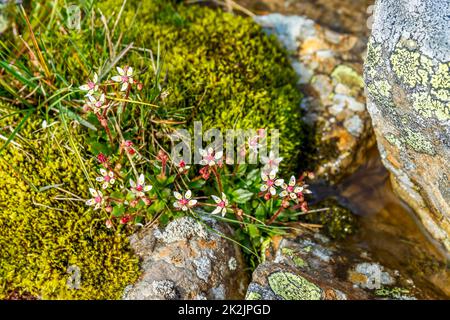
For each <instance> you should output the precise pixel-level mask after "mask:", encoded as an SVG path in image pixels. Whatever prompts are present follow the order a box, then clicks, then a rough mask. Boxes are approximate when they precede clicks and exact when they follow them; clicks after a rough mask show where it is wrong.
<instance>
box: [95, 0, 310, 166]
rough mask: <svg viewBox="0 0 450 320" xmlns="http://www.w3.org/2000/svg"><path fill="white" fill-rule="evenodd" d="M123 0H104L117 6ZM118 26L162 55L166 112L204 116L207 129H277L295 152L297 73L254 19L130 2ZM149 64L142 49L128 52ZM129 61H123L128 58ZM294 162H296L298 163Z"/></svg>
mask: <svg viewBox="0 0 450 320" xmlns="http://www.w3.org/2000/svg"><path fill="white" fill-rule="evenodd" d="M122 2H123V1H122V0H109V1H103V2H102V3H101V4H100V7H101V8H102V10H103V12H104V13H105V14H106V15H107V16H109V15H110V14H111V13H112V12H113V11H115V12H117V11H118V8H120V6H121V4H122ZM118 28H119V29H120V30H124V31H125V30H126V32H125V33H124V42H125V43H129V42H131V41H133V42H134V43H135V46H136V47H145V48H148V49H151V50H153V52H157V48H158V43H159V44H160V50H161V53H162V55H163V62H164V66H163V70H164V72H163V73H164V74H165V76H166V79H167V82H166V84H165V86H166V89H165V90H167V92H168V93H169V95H168V96H167V98H166V99H165V100H164V102H163V108H164V110H161V115H163V114H164V113H166V116H167V115H170V114H171V112H172V114H173V113H174V111H176V114H177V117H178V118H179V119H180V118H181V119H182V118H187V119H188V122H187V124H184V125H183V127H184V128H186V127H190V126H191V123H192V121H193V120H201V121H202V122H203V129H204V130H207V129H209V128H213V127H216V128H224V129H225V128H226V129H233V128H238V129H239V128H241V129H258V128H266V129H272V128H273V129H279V130H280V135H281V136H280V152H281V155H282V156H283V157H284V158H285V159H296V158H297V156H298V155H299V152H300V145H301V143H302V140H303V131H302V123H301V120H300V116H301V115H300V108H299V105H300V101H301V94H300V93H299V90H297V88H296V74H295V72H294V70H293V69H292V67H291V66H290V63H289V61H288V59H287V55H286V53H285V52H284V51H283V50H282V49H281V48H280V46H279V45H278V42H277V41H276V39H275V38H273V37H268V36H266V35H265V34H264V32H263V31H262V29H261V27H260V26H258V25H257V24H256V23H255V22H254V21H253V20H252V19H250V18H244V17H239V16H234V15H231V14H228V13H224V12H222V11H220V10H213V9H210V8H207V7H203V6H197V5H195V6H194V5H188V6H185V5H175V4H171V2H170V1H166V2H163V1H128V2H127V5H126V6H125V10H124V12H123V14H122V19H121V21H120V23H119V26H118ZM124 60H127V62H128V63H130V64H132V65H134V66H135V67H136V70H142V69H143V68H145V67H146V65H145V63H148V62H145V61H144V60H142V58H141V57H140V56H138V55H137V54H133V55H131V56H130V57H127V58H126V59H124ZM124 62H125V61H124ZM294 162H295V161H292V162H291V164H292V163H294Z"/></svg>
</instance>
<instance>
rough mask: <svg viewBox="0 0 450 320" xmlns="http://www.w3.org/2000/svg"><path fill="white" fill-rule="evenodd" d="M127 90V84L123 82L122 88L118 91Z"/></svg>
mask: <svg viewBox="0 0 450 320" xmlns="http://www.w3.org/2000/svg"><path fill="white" fill-rule="evenodd" d="M127 89H128V83H127V82H124V83H123V84H122V87H121V88H120V91H125V90H127Z"/></svg>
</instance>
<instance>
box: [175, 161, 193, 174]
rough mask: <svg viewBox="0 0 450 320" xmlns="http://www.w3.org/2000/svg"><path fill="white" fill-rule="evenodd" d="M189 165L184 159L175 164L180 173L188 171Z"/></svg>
mask: <svg viewBox="0 0 450 320" xmlns="http://www.w3.org/2000/svg"><path fill="white" fill-rule="evenodd" d="M190 168H191V167H190V166H187V165H186V162H184V160H181V161H180V162H179V163H178V164H177V169H178V172H180V173H184V172H187V171H189V169H190Z"/></svg>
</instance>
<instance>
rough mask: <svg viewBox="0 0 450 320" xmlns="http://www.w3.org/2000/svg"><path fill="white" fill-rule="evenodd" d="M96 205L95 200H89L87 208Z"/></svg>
mask: <svg viewBox="0 0 450 320" xmlns="http://www.w3.org/2000/svg"><path fill="white" fill-rule="evenodd" d="M94 203H95V199H89V200H88V201H86V202H85V204H86V205H87V206H92V205H93V204H94Z"/></svg>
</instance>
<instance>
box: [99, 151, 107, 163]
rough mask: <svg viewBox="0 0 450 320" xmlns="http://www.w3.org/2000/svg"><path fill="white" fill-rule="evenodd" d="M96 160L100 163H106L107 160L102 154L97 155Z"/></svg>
mask: <svg viewBox="0 0 450 320" xmlns="http://www.w3.org/2000/svg"><path fill="white" fill-rule="evenodd" d="M97 160H98V162H100V163H106V162H108V158H107V157H106V156H105V155H104V154H103V153H99V154H98V155H97Z"/></svg>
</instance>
